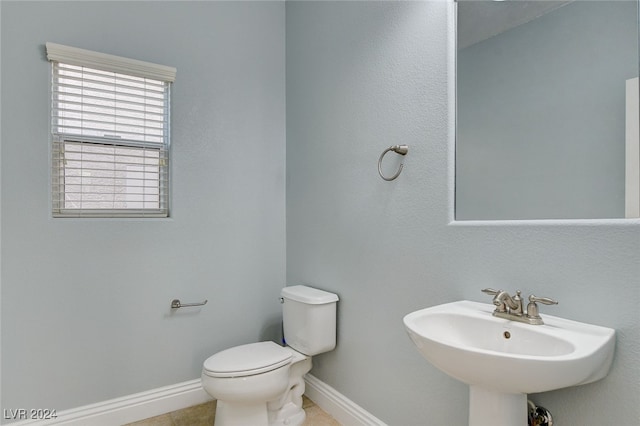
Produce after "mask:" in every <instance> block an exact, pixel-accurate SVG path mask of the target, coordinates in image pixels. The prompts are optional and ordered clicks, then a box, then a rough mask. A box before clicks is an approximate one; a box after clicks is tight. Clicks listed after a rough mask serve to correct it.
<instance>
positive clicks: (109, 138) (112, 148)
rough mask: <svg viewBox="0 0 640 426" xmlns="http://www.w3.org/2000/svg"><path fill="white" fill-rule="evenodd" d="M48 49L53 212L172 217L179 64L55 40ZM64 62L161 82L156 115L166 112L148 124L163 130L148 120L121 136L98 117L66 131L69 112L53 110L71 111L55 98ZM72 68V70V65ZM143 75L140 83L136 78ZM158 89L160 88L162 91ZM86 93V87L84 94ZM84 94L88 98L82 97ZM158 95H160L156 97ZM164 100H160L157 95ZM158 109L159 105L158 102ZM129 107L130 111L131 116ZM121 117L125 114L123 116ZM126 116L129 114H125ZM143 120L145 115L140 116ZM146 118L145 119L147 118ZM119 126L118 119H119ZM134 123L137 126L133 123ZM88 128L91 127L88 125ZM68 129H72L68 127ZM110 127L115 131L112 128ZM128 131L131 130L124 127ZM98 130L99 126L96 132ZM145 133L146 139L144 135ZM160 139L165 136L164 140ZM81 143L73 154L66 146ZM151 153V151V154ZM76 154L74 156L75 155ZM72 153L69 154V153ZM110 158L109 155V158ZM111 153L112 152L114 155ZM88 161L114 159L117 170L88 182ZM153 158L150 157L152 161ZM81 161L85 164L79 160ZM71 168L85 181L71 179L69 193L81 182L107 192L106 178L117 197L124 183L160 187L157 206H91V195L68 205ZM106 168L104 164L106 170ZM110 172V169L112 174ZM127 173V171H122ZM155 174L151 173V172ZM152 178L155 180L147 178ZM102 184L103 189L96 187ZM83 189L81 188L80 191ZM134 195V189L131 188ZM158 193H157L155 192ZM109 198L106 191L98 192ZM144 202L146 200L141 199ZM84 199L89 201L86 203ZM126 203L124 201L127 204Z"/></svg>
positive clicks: (127, 186)
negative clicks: (62, 114)
mask: <svg viewBox="0 0 640 426" xmlns="http://www.w3.org/2000/svg"><path fill="white" fill-rule="evenodd" d="M46 50H47V59H48V60H49V61H50V62H51V76H52V80H51V93H50V96H51V98H50V99H51V114H50V120H51V122H50V125H51V127H50V129H51V167H52V170H51V173H52V177H51V189H52V197H51V198H52V199H51V202H52V203H51V208H52V215H53V217H56V218H58V217H106V218H120V217H138V218H145V217H169V200H170V197H169V195H170V179H169V178H170V176H169V174H170V173H169V172H170V145H171V143H170V140H171V114H170V109H171V86H172V83H173V81H175V74H176V69H175V68H173V67H167V66H164V65H157V64H152V63H149V62H143V61H138V60H135V59H129V58H123V57H119V56H114V55H108V54H103V53H98V52H93V51H89V50H84V49H78V48H75V47H69V46H63V45H59V44H55V43H46ZM56 63H59V64H64V65H63V66H71V68H75V67H82V68H81V69H82V71H84V70H85V69H86V70H87V72H89V73H91V72H93V71H98V72H106V73H110V74H109V75H110V76H111V73H112V74H113V78H114V81H116V80H117V79H118V78H119V77H125V78H128V77H131V78H132V80H135V81H134V83H132V84H133V85H134V87H135V88H140V85H142V86H143V87H145V88H146V84H147V79H150V80H152V83H153V84H156V83H162V84H156V87H161V88H162V90H161V93H162V94H163V96H162V113H161V114H160V113H156V115H157V116H161V117H162V120H161V121H158V120H156V126H155V128H152V129H151V130H149V132H151V133H153V132H154V131H156V130H157V131H159V132H160V136H158V135H157V134H155V133H154V134H151V133H147V130H146V124H145V125H143V126H138V127H139V128H143V130H142V133H135V134H134V135H133V136H126V135H125V134H123V136H125V137H121V136H118V135H117V132H116V133H115V136H114V135H112V134H107V133H105V131H104V130H102V129H101V128H99V127H100V125H101V124H102V122H100V121H98V125H96V126H93V127H92V126H91V125H88V126H87V128H86V129H85V127H84V124H81V125H80V126H79V127H78V130H77V132H78V134H76V130H75V129H74V130H72V131H71V132H69V131H67V132H65V131H64V130H65V126H66V124H61V122H64V120H65V119H66V120H69V119H67V118H60V116H59V115H56V116H54V114H59V111H63V112H68V110H65V105H66V104H65V101H61V100H59V99H56V89H57V88H59V86H60V85H59V84H58V83H57V82H56V81H55V78H56V76H57V75H58V73H59V68H56V67H57V65H56ZM72 71H73V70H72ZM81 75H82V77H81V78H79V79H77V81H79V82H80V83H78V84H79V87H84V86H83V83H84V81H85V80H84V74H81ZM140 79H145V80H142V82H141V83H137V81H139V80H140ZM105 85H106V86H109V87H111V86H110V83H105ZM117 87H118V85H117V83H113V89H112V90H113V91H114V93H119V92H118V89H117ZM140 90H141V91H142V92H143V93H144V99H147V92H146V89H140ZM158 93H160V92H158V91H156V92H155V94H156V95H157V94H158ZM82 96H84V92H83V94H82ZM83 99H84V98H83ZM156 99H159V98H156ZM83 102H84V100H82V101H81V106H82V108H81V109H80V111H81V113H80V114H85V112H84V105H85V104H84V103H83ZM158 102H160V101H158ZM115 105H116V106H113V107H112V108H113V109H114V111H117V112H121V110H120V107H119V106H118V105H119V104H118V102H116V103H115ZM156 109H160V108H159V107H157V108H156ZM126 114H127V112H125V116H126ZM80 117H81V118H80V120H82V119H84V115H80ZM119 117H120V116H119ZM125 120H126V118H125ZM115 121H117V118H116V119H114V122H115ZM139 121H140V120H139ZM142 121H143V122H145V123H146V121H144V119H143V120H142ZM157 123H161V127H158V124H157ZM114 126H115V125H114ZM134 127H136V126H135V125H134ZM87 129H88V130H87ZM96 129H97V132H98V133H100V132H102V135H99V134H89V135H87V134H83V132H85V131H86V132H89V133H91V132H92V131H94V130H96ZM67 130H68V129H67ZM109 132H110V133H111V131H109ZM124 132H125V133H127V131H126V130H125V131H124ZM94 133H95V132H94ZM140 138H142V139H140ZM160 139H161V141H159V140H160ZM71 146H74V147H80V151H78V150H70V153H71V154H67V153H66V151H67V149H68V147H71ZM105 152H110V153H111V154H107V153H105ZM149 154H150V155H149ZM74 155H75V159H73V160H70V158H72V157H73V156H74ZM67 157H69V158H67ZM105 158H106V159H105ZM109 158H113V159H112V160H109ZM124 158H134V159H136V161H142V163H140V164H138V163H135V164H134V163H127V164H124V162H125V160H124ZM83 161H84V162H86V163H92V165H96V167H103V165H105V164H106V165H108V166H111V165H113V170H110V169H105V173H104V176H107V177H98V178H95V180H96V181H97V182H98V183H96V184H89V183H86V184H85V183H83V181H84V180H86V181H89V180H90V179H93V178H91V177H89V178H85V177H84V174H85V173H84V172H85V170H83V169H84V168H85V166H83V164H84V163H83ZM147 161H148V162H147ZM69 162H74V164H76V166H75V167H71V166H67V164H68V163H69ZM77 164H80V167H78V166H77ZM123 164H124V167H125V168H126V167H129V166H130V167H131V168H133V169H134V170H133V171H121V170H120V169H119V167H120V166H122V165H123ZM69 170H74V171H77V170H80V175H75V176H73V177H74V178H76V179H79V181H80V183H78V184H74V185H75V186H73V185H72V184H71V183H69V184H68V186H69V190H68V194H72V191H71V189H72V188H74V187H75V188H82V189H81V190H80V191H81V192H80V193H81V194H83V195H84V194H85V193H86V194H87V195H102V194H101V193H100V192H99V188H98V187H100V186H101V184H102V183H104V182H112V183H111V184H110V185H109V186H108V187H112V188H113V189H112V192H111V193H109V195H111V196H112V198H114V199H115V198H116V195H115V194H116V192H118V191H116V189H124V191H125V192H127V191H128V190H129V189H132V190H140V191H142V192H141V193H138V194H135V195H134V196H136V195H137V196H140V197H142V199H143V200H144V197H145V196H146V194H147V191H150V192H149V193H151V192H153V191H155V190H157V202H156V201H151V202H148V203H149V204H152V203H153V204H155V205H154V206H151V207H150V206H148V205H146V203H145V201H142V202H140V201H135V202H132V203H134V205H136V206H135V207H126V202H121V203H123V204H121V205H120V206H119V207H114V206H112V207H102V206H100V207H98V208H92V207H89V206H90V204H89V201H85V200H83V199H82V195H81V200H80V203H81V204H80V206H79V207H77V208H74V207H69V204H70V203H72V202H73V201H71V200H69V199H68V197H66V196H65V195H66V194H65V191H67V189H66V187H65V185H66V184H67V182H66V181H67V180H68V181H69V182H71V180H72V177H70V175H68V174H67V173H68V172H69ZM101 171H102V170H101ZM109 172H111V175H110V176H109ZM123 174H124V177H123ZM156 174H157V182H156V184H157V188H156V187H154V186H153V185H154V179H155V177H154V176H155V175H156ZM148 176H151V177H148ZM116 181H119V182H125V183H121V184H116ZM130 181H137V182H135V184H130V183H129V182H130ZM149 183H151V185H150V186H148V185H147V184H149ZM86 188H92V189H91V190H89V191H87V192H85V190H86ZM95 188H98V189H95ZM76 193H78V192H76ZM129 195H130V194H129ZM118 196H119V197H120V198H123V199H126V198H127V197H128V195H127V194H118ZM153 196H154V195H152V197H153ZM99 198H104V197H99ZM140 203H142V204H140ZM96 204H103V201H98V202H96ZM85 205H86V206H87V207H88V208H87V207H85ZM123 205H124V206H125V207H122V206H123Z"/></svg>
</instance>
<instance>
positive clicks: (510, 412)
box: [469, 373, 528, 426]
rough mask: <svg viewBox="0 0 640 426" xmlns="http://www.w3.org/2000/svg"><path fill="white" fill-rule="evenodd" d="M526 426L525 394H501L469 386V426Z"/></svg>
mask: <svg viewBox="0 0 640 426" xmlns="http://www.w3.org/2000/svg"><path fill="white" fill-rule="evenodd" d="M505 374H508V373H505ZM527 424H528V420H527V394H524V393H515V394H513V393H502V392H496V391H492V390H488V389H484V388H481V387H479V386H469V426H527Z"/></svg>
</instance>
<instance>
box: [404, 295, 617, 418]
mask: <svg viewBox="0 0 640 426" xmlns="http://www.w3.org/2000/svg"><path fill="white" fill-rule="evenodd" d="M494 308H495V306H493V305H489V304H485V303H478V302H471V301H466V300H463V301H458V302H453V303H447V304H444V305H438V306H434V307H431V308H427V309H421V310H419V311H415V312H412V313H410V314H408V315H406V316H405V317H404V325H405V328H406V330H407V332H408V333H409V336H410V337H411V340H412V341H413V342H414V343H415V345H416V346H417V348H418V350H419V351H420V353H421V354H422V355H423V356H424V357H425V358H426V359H427V360H428V361H429V362H431V363H432V364H433V365H434V366H436V367H437V368H439V369H440V370H442V371H443V372H445V373H447V374H448V375H450V376H451V377H454V378H456V379H458V380H460V381H462V382H464V383H467V384H468V385H469V387H470V388H469V389H470V393H469V397H470V398H469V426H488V425H490V426H526V425H527V394H528V393H534V392H546V391H550V390H554V389H560V388H564V387H569V386H577V385H583V384H586V383H590V382H594V381H596V380H600V379H602V378H603V377H605V376H606V375H607V373H608V372H609V367H610V366H611V362H612V360H613V351H614V346H615V330H613V329H610V328H605V327H599V326H596V325H590V324H584V323H580V322H576V321H570V320H566V319H562V318H557V317H554V316H551V315H544V314H543V315H542V318H543V319H544V324H543V325H530V324H523V323H519V322H514V321H510V320H507V319H502V318H497V317H494V316H493V315H492V312H493V309H494Z"/></svg>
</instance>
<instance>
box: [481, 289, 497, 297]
mask: <svg viewBox="0 0 640 426" xmlns="http://www.w3.org/2000/svg"><path fill="white" fill-rule="evenodd" d="M480 291H482V292H483V293H486V294H490V295H492V296H495V295H497V294H498V293H500V292H501V291H502V290H494V289H492V288H483V289H482V290H480Z"/></svg>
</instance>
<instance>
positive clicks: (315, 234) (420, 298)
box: [286, 2, 640, 426]
mask: <svg viewBox="0 0 640 426" xmlns="http://www.w3.org/2000/svg"><path fill="white" fill-rule="evenodd" d="M449 10H450V5H449V4H448V3H446V2H291V3H287V12H286V13H287V51H286V57H287V281H288V282H289V283H300V282H303V283H309V284H312V285H315V286H317V287H320V288H324V289H327V290H330V291H334V292H336V293H338V294H339V295H340V302H339V306H338V311H339V319H338V320H339V328H338V346H337V348H336V350H335V351H333V352H331V353H327V354H324V355H321V356H318V357H316V358H314V363H315V367H314V370H313V374H315V375H316V376H318V377H319V378H320V379H321V380H323V381H325V382H327V383H328V384H330V385H331V386H333V387H335V388H337V389H338V390H339V391H340V392H342V393H343V394H345V395H346V396H348V397H349V398H351V399H352V400H354V401H355V402H357V403H358V404H360V405H361V406H363V407H364V408H366V409H367V410H369V411H370V412H372V413H373V414H375V415H376V416H378V417H379V418H380V419H382V420H384V421H386V422H387V423H388V424H390V425H397V426H400V425H402V426H409V425H430V426H431V425H432V426H454V425H460V426H461V425H465V424H467V423H466V422H467V404H468V395H467V388H466V386H464V385H463V384H461V383H459V382H457V381H455V380H453V379H451V378H449V377H448V376H446V375H444V374H443V373H441V372H439V371H438V370H437V369H435V368H434V367H432V366H430V365H429V364H428V363H427V361H426V360H424V359H422V358H421V356H420V355H419V354H418V351H417V350H416V349H415V348H414V346H413V344H412V343H411V342H410V340H409V338H408V337H407V335H406V333H405V331H404V329H403V325H402V317H403V316H404V315H405V314H406V313H408V312H411V311H413V310H416V309H418V308H423V307H427V306H432V305H436V304H439V303H444V302H450V301H454V300H459V299H469V300H477V301H485V300H487V297H486V296H485V295H483V294H482V293H480V289H481V288H484V287H487V286H491V287H498V288H504V289H508V290H512V291H513V290H515V289H518V288H519V289H521V290H522V291H523V293H526V294H529V293H533V292H535V294H538V295H541V296H550V297H554V298H557V299H558V300H559V301H560V304H559V305H558V306H553V307H546V306H545V307H543V309H542V310H543V312H546V313H549V314H556V315H558V316H562V317H566V318H569V319H574V320H578V321H585V322H592V323H595V324H600V325H603V326H609V327H613V328H616V329H617V332H618V335H617V337H618V342H617V353H616V357H615V361H614V365H613V369H612V371H611V372H610V374H609V376H608V377H607V378H606V379H604V380H602V381H600V382H598V383H594V384H590V385H585V386H581V387H576V388H571V389H565V390H561V391H556V392H551V393H546V394H540V395H532V399H533V400H535V401H536V402H538V403H539V404H541V405H543V406H545V407H547V408H548V409H550V410H551V412H552V413H553V414H554V415H555V419H556V421H557V423H558V424H562V425H566V426H585V425H589V426H591V425H593V426H595V425H604V424H620V425H625V426H631V425H634V424H637V422H638V418H640V404H638V394H640V370H639V369H638V362H639V361H640V351H639V339H640V331H639V329H640V327H639V325H640V319H639V315H638V305H639V303H640V282H639V281H640V222H639V221H638V220H633V221H624V220H620V221H582V222H580V221H566V222H552V221H549V222H544V221H540V222H468V223H461V222H458V223H455V222H454V223H452V222H451V218H452V217H453V211H452V206H453V179H452V176H453V170H452V168H451V166H452V165H453V153H454V147H453V145H452V142H451V141H452V138H453V132H452V128H453V126H452V116H451V112H452V111H453V104H452V102H451V99H452V81H453V80H452V77H451V75H452V72H453V70H452V67H451V65H450V64H451V63H452V61H450V58H449V57H448V56H447V52H448V50H447V49H448V48H449V47H448V44H447V41H448V39H449V36H450V35H451V34H450V32H451V31H452V29H453V26H452V25H451V22H452V15H451V13H450V11H449ZM399 143H406V144H408V145H409V146H410V150H409V154H408V156H407V157H406V158H405V168H404V171H403V172H402V175H401V176H400V177H399V178H398V179H397V180H396V181H394V182H385V181H383V180H382V179H380V177H378V174H377V169H376V162H377V160H378V156H379V155H380V153H381V152H382V150H383V149H385V148H386V147H388V146H389V145H392V144H399ZM388 162H389V163H388V166H389V168H391V167H392V166H393V165H394V164H392V163H393V162H394V160H393V157H388ZM505 374H508V373H506V372H505Z"/></svg>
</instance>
